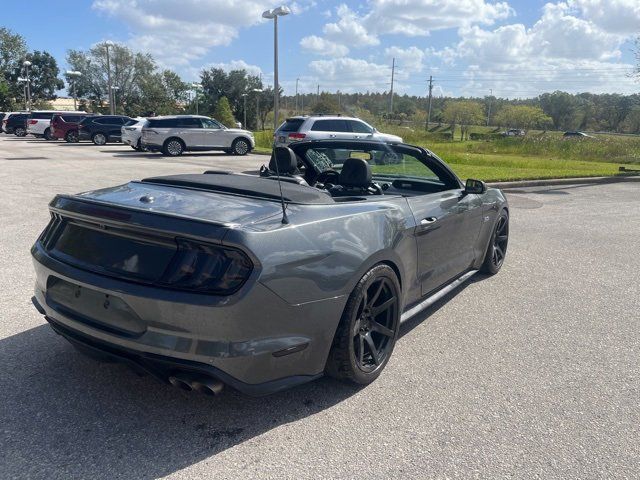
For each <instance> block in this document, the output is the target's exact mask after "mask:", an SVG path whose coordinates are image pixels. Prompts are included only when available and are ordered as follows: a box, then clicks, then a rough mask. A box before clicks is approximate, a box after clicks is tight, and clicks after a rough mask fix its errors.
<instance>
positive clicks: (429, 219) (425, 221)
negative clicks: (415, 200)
mask: <svg viewBox="0 0 640 480" xmlns="http://www.w3.org/2000/svg"><path fill="white" fill-rule="evenodd" d="M437 221H438V219H437V218H436V217H427V218H423V219H422V220H420V225H431V224H432V223H436V222H437Z"/></svg>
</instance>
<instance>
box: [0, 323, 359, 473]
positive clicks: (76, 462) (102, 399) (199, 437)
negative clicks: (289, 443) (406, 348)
mask: <svg viewBox="0 0 640 480" xmlns="http://www.w3.org/2000/svg"><path fill="white" fill-rule="evenodd" d="M0 361H1V362H2V369H1V370H0V389H1V390H0V391H2V402H1V404H2V408H1V409H0V422H1V427H0V445H2V456H3V460H2V467H0V470H1V472H2V477H3V478H47V479H48V478H53V477H56V478H143V477H144V478H158V477H163V476H165V475H169V474H171V473H173V472H175V471H178V470H181V469H183V468H186V467H188V466H190V465H192V464H194V463H197V462H200V461H202V460H205V459H207V458H209V457H211V456H214V455H216V454H218V453H220V452H222V451H224V450H226V449H228V448H230V447H233V446H234V445H237V444H240V443H242V442H245V441H248V440H250V439H252V438H254V437H256V436H258V435H260V434H262V433H265V432H267V431H269V430H271V429H274V428H276V427H278V426H280V425H283V424H287V423H290V422H295V421H296V420H299V419H301V418H304V417H307V416H310V415H313V414H315V413H318V412H320V411H322V410H324V409H327V408H330V407H332V406H334V405H336V404H337V403H339V402H341V401H342V400H344V399H346V398H348V397H350V396H352V395H354V394H356V393H357V392H358V391H359V388H358V387H355V386H351V385H348V384H344V383H340V382H337V381H334V380H331V379H327V378H322V379H320V380H317V381H315V382H312V383H309V384H306V385H302V386H299V387H297V388H294V389H292V390H288V391H285V392H281V393H277V394H274V395H271V396H268V397H262V398H252V397H248V396H245V395H242V394H240V393H238V392H236V391H234V390H232V389H226V390H224V391H223V392H222V394H221V395H219V396H217V397H215V398H212V397H207V396H204V395H202V394H196V393H194V392H191V393H187V392H183V391H181V390H177V389H175V388H173V387H171V386H169V385H164V384H161V383H160V382H158V381H157V380H155V379H153V378H152V377H149V376H145V377H140V376H138V375H137V374H135V373H133V372H132V371H131V370H129V369H128V368H126V367H124V366H122V365H119V364H103V363H98V362H96V361H94V360H91V359H89V358H86V357H84V356H83V355H81V354H80V353H78V352H76V350H75V349H74V348H73V347H72V346H71V345H70V344H69V343H67V342H66V341H65V340H64V339H63V338H62V337H59V336H57V335H56V334H55V333H54V332H53V331H52V330H51V329H50V328H49V326H48V325H42V326H39V327H36V328H32V329H30V330H27V331H24V332H22V333H19V334H17V335H14V336H11V337H8V338H5V339H3V340H0ZM280 454H281V455H287V452H286V451H281V452H280Z"/></svg>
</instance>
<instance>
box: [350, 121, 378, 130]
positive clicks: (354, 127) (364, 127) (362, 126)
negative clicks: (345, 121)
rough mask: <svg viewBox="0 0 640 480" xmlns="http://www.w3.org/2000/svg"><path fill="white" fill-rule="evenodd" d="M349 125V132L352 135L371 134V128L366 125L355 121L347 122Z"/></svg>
mask: <svg viewBox="0 0 640 480" xmlns="http://www.w3.org/2000/svg"><path fill="white" fill-rule="evenodd" d="M349 125H350V126H351V131H352V132H354V133H373V128H371V127H370V126H369V125H367V124H366V123H362V122H358V121H357V120H349Z"/></svg>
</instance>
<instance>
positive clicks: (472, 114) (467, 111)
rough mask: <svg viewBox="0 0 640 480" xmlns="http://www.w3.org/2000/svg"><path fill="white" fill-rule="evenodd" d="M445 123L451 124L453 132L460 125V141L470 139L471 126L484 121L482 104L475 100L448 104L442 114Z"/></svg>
mask: <svg viewBox="0 0 640 480" xmlns="http://www.w3.org/2000/svg"><path fill="white" fill-rule="evenodd" d="M442 115H443V118H444V121H445V122H447V123H450V124H451V127H452V128H451V129H452V131H454V130H455V126H456V125H460V140H461V141H462V140H464V139H465V136H466V137H467V138H468V137H469V125H478V124H480V123H482V121H483V120H484V112H483V110H482V104H481V103H479V102H476V101H473V100H453V101H449V102H447V104H446V105H445V107H444V111H443V112H442Z"/></svg>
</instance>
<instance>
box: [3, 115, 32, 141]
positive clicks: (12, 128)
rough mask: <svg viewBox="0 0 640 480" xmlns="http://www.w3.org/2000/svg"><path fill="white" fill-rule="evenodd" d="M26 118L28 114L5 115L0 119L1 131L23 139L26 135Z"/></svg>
mask: <svg viewBox="0 0 640 480" xmlns="http://www.w3.org/2000/svg"><path fill="white" fill-rule="evenodd" d="M28 116H29V114H28V113H7V114H6V117H4V118H3V119H2V131H3V132H4V133H13V134H15V135H16V136H18V137H24V136H25V135H26V134H27V117H28Z"/></svg>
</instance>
